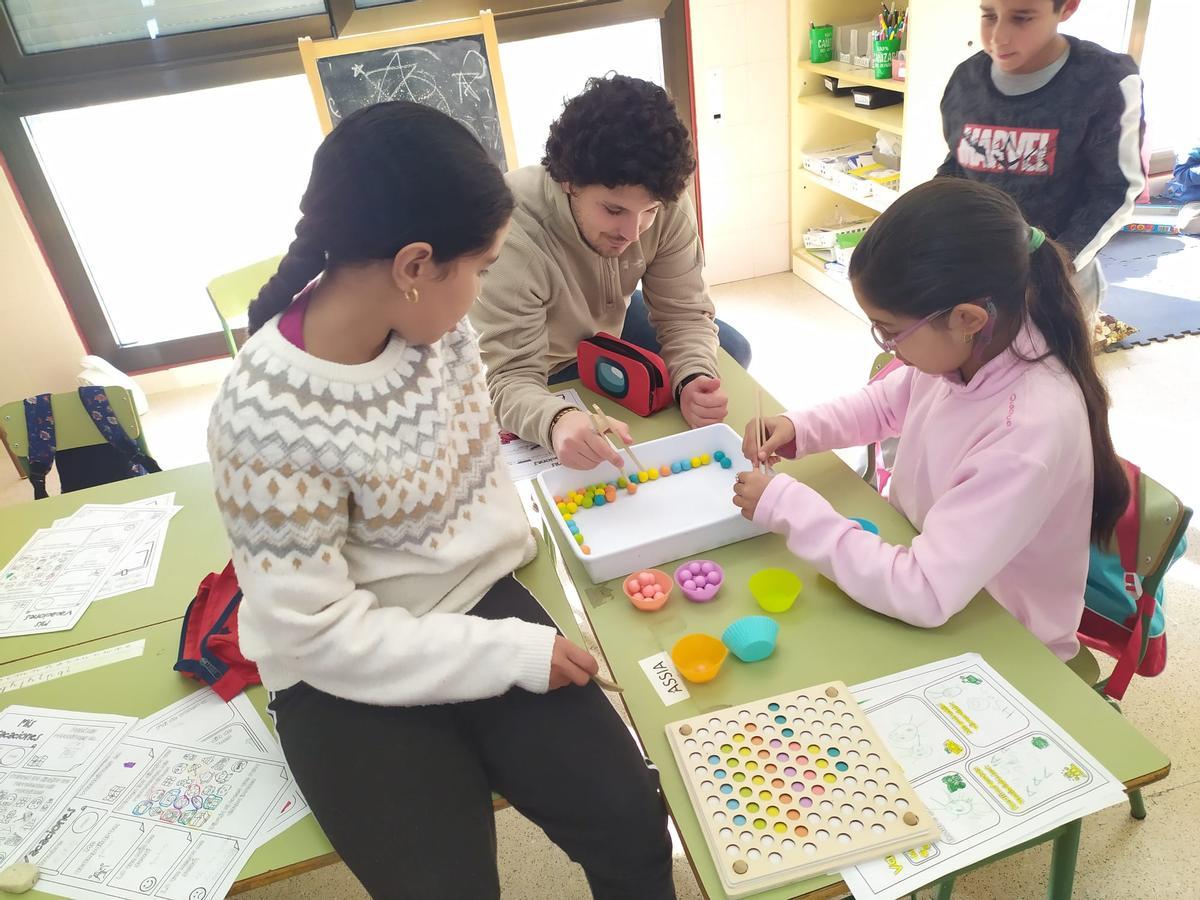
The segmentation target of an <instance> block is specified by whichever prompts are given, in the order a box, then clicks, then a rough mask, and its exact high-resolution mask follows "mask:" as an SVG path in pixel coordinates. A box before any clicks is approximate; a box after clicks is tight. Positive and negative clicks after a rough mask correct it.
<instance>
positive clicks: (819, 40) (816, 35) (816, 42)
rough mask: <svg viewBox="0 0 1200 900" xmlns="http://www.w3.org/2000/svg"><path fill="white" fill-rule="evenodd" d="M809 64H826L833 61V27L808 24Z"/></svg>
mask: <svg viewBox="0 0 1200 900" xmlns="http://www.w3.org/2000/svg"><path fill="white" fill-rule="evenodd" d="M808 59H809V62H815V63H827V62H831V61H832V60H833V26H832V25H815V24H813V23H812V22H809V23H808Z"/></svg>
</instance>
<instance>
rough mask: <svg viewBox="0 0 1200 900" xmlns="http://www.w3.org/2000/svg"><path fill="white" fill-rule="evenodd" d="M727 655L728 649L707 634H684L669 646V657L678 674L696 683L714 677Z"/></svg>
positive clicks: (710, 679)
mask: <svg viewBox="0 0 1200 900" xmlns="http://www.w3.org/2000/svg"><path fill="white" fill-rule="evenodd" d="M728 655H729V649H728V648H727V647H726V646H725V645H724V644H723V643H721V642H720V641H719V640H717V639H716V638H715V637H713V636H712V635H708V634H686V635H684V636H683V637H681V638H680V639H679V640H678V641H676V642H675V646H674V647H672V648H671V659H672V660H673V661H674V662H675V668H677V669H679V674H680V675H682V676H683V677H684V678H686V679H687V680H688V681H691V682H694V683H696V684H701V683H703V682H705V681H712V680H713V679H714V678H716V677H717V673H718V672H720V671H721V663H723V662H725V657H727V656H728Z"/></svg>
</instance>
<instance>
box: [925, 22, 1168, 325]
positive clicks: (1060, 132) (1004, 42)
mask: <svg viewBox="0 0 1200 900" xmlns="http://www.w3.org/2000/svg"><path fill="white" fill-rule="evenodd" d="M1079 4H1080V0H983V2H982V4H981V14H982V20H981V25H980V37H981V39H982V43H983V50H981V51H980V52H979V53H976V54H975V55H974V56H972V57H971V58H969V59H967V60H965V61H963V62H962V63H961V64H960V65H959V66H958V68H957V69H955V70H954V74H953V75H952V76H951V77H950V81H949V83H948V84H947V85H946V92H945V94H944V95H943V97H942V129H943V132H944V134H945V137H946V144H947V145H948V146H949V148H950V152H949V153H948V154H947V156H946V161H945V162H944V163H942V165H941V166H940V167H939V168H938V175H950V176H957V177H960V178H970V179H974V180H977V181H986V182H987V183H988V184H991V185H993V186H994V187H998V188H1000V189H1001V190H1003V191H1006V192H1007V193H1008V194H1009V195H1011V196H1012V198H1013V199H1014V200H1016V201H1017V204H1018V205H1019V206H1020V207H1021V211H1022V212H1023V213H1024V214H1025V219H1026V220H1027V221H1028V222H1029V223H1030V224H1031V225H1036V226H1037V227H1039V228H1041V229H1042V230H1043V231H1045V232H1046V233H1047V234H1048V235H1050V236H1051V237H1053V238H1054V239H1055V240H1057V241H1059V242H1060V243H1061V244H1063V245H1064V246H1065V247H1066V248H1067V250H1068V252H1070V253H1071V255H1072V257H1073V260H1074V263H1075V277H1074V282H1075V287H1076V289H1077V290H1078V291H1079V295H1080V298H1081V299H1082V300H1083V305H1084V309H1085V311H1089V312H1090V313H1091V314H1092V315H1093V316H1095V314H1096V312H1097V311H1098V308H1099V305H1100V303H1101V301H1102V300H1103V296H1104V291H1105V287H1106V282H1105V280H1104V274H1103V272H1102V271H1101V270H1100V262H1099V260H1098V259H1097V258H1096V254H1097V253H1098V252H1099V250H1100V249H1101V248H1102V247H1103V246H1104V245H1105V244H1106V243H1107V242H1108V240H1109V239H1110V238H1111V237H1112V236H1113V235H1114V234H1116V232H1117V231H1119V230H1120V228H1121V227H1122V226H1123V225H1125V224H1126V223H1127V222H1128V221H1129V219H1130V216H1131V214H1132V212H1133V204H1134V201H1135V200H1136V199H1137V196H1138V195H1139V194H1140V193H1141V192H1142V189H1143V187H1144V185H1145V174H1144V172H1143V169H1142V159H1141V143H1142V135H1143V132H1144V131H1145V121H1144V119H1143V117H1142V81H1141V78H1140V76H1139V75H1138V70H1137V65H1136V64H1135V63H1134V61H1133V60H1132V59H1131V58H1130V57H1128V56H1126V55H1125V54H1123V53H1113V52H1112V51H1110V50H1106V49H1104V48H1103V47H1101V46H1099V45H1098V44H1093V43H1092V42H1091V41H1083V40H1079V39H1078V38H1075V37H1070V36H1067V35H1062V34H1059V33H1058V27H1059V24H1060V23H1062V22H1064V21H1066V20H1067V19H1069V18H1070V17H1071V16H1072V15H1073V14H1074V13H1075V11H1076V10H1077V9H1078V8H1079Z"/></svg>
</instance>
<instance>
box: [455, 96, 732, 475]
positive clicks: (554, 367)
mask: <svg viewBox="0 0 1200 900" xmlns="http://www.w3.org/2000/svg"><path fill="white" fill-rule="evenodd" d="M695 169H696V157H695V151H694V148H693V145H692V140H691V137H690V136H689V135H688V130H687V128H686V126H685V125H684V124H683V122H681V121H680V119H679V114H678V112H677V111H676V109H675V104H674V103H673V102H672V101H671V99H670V97H668V96H667V93H666V91H664V90H663V89H662V88H661V87H659V86H658V85H656V84H653V83H652V82H649V81H643V80H641V79H639V78H630V77H628V76H624V75H614V74H610V75H608V76H606V77H604V78H592V79H589V81H588V83H587V87H586V89H585V90H584V92H583V93H582V94H580V95H579V96H577V97H575V98H574V99H572V100H570V101H568V102H567V104H566V105H565V107H564V108H563V112H562V115H561V116H560V117H559V119H558V121H556V122H555V123H554V124H553V125H551V126H550V138H549V140H548V141H547V142H546V156H545V158H544V159H543V160H542V164H541V165H539V166H528V167H526V168H523V169H518V170H516V171H514V172H510V173H509V174H508V176H507V178H508V184H509V187H511V188H512V190H513V193H514V194H515V195H516V198H517V209H516V212H515V213H514V215H513V223H512V228H511V230H510V231H509V233H508V238H507V240H506V242H505V244H504V249H503V250H502V252H501V255H500V259H499V261H498V262H496V263H495V264H494V265H492V267H491V269H490V272H489V275H488V277H487V278H486V279H485V281H484V283H483V290H482V294H481V296H480V299H479V301H478V302H477V303H476V304H475V306H474V308H473V309H472V312H471V320H472V322H473V323H474V324H475V327H476V328H477V329H478V331H479V333H480V348H481V350H482V353H483V361H484V364H485V365H486V366H487V380H488V388H489V389H490V390H491V394H492V400H493V402H494V404H495V407H496V414H497V416H498V417H499V420H500V425H501V427H502V428H504V429H506V430H508V431H512V432H515V433H516V434H518V435H519V436H521V437H522V438H525V439H526V440H529V441H533V442H535V443H538V444H542V445H544V446H547V447H551V448H553V450H554V452H555V453H556V454H557V456H558V458H559V460H560V461H561V462H562V463H563V465H565V466H569V467H571V468H577V469H589V468H591V467H592V466H594V465H596V464H597V463H599V462H600V461H602V460H605V459H607V460H609V461H611V462H615V463H618V464H619V463H620V460H619V459H618V458H615V453H614V452H613V450H612V448H611V447H610V446H609V445H608V444H607V443H606V442H605V441H604V440H603V439H601V438H600V437H599V436H598V435H597V434H596V433H595V432H594V430H593V428H592V423H591V420H590V419H589V418H588V416H587V414H586V413H585V412H583V411H581V410H578V409H576V408H575V407H573V406H566V405H564V404H563V402H562V400H560V399H559V398H557V397H555V396H554V394H553V393H551V391H550V389H549V388H548V384H554V383H557V382H559V381H566V380H568V379H571V378H576V377H578V373H577V371H576V366H575V354H576V348H577V346H578V344H579V342H580V341H581V340H584V339H585V338H590V337H592V336H593V335H595V334H596V333H597V332H600V331H606V332H608V333H610V334H619V335H621V337H623V338H624V339H625V340H627V341H630V342H631V343H634V344H637V345H639V346H641V347H645V348H646V349H648V350H653V351H654V352H656V353H661V354H662V356H663V358H664V360H666V363H667V368H668V370H669V372H670V377H671V384H672V386H673V388H674V391H675V399H676V401H677V402H678V403H679V408H680V412H681V413H682V414H683V417H684V419H685V420H686V421H687V423H688V424H689V425H691V426H692V427H693V428H697V427H700V426H702V425H710V424H712V423H714V422H721V421H723V420H724V419H725V415H726V412H727V407H728V400H727V398H726V396H725V393H724V391H723V390H722V389H721V382H720V379H719V378H717V346H718V343H719V344H720V346H721V347H723V348H724V349H725V350H726V351H727V352H728V353H729V354H730V355H731V356H732V357H733V358H734V359H735V360H737V361H738V362H739V363H741V364H742V365H743V366H745V365H747V364H748V363H749V361H750V347H749V344H748V343H747V342H746V339H745V338H744V337H743V336H742V335H741V334H739V333H738V332H737V331H735V330H734V329H732V328H730V327H729V326H728V325H726V324H725V323H723V322H719V321H717V320H716V314H715V310H714V308H713V303H712V300H711V299H710V298H709V296H708V290H707V288H706V287H705V284H704V278H703V276H702V275H701V269H702V267H703V265H704V254H703V249H702V248H701V246H700V237H699V234H698V232H697V228H696V214H695V210H694V209H693V207H692V203H691V200H690V199H689V198H688V195H687V193H686V191H685V188H686V186H687V181H688V179H689V178H690V177H691V175H692V173H693V172H694V171H695ZM639 283H640V284H641V290H635V289H636V288H637V287H638V285H639ZM615 427H616V430H617V432H618V433H619V434H620V436H621V437H622V439H624V440H625V441H626V442H628V441H629V431H628V428H627V427H626V426H625V425H624V423H621V422H616V423H615Z"/></svg>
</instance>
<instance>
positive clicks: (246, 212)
mask: <svg viewBox="0 0 1200 900" xmlns="http://www.w3.org/2000/svg"><path fill="white" fill-rule="evenodd" d="M24 123H25V127H26V129H27V132H28V135H29V138H30V142H31V143H32V145H33V148H34V151H35V153H36V154H37V156H38V161H39V163H40V165H41V167H42V170H43V172H44V173H45V176H46V179H47V181H48V182H49V184H50V188H51V190H52V192H53V194H54V199H55V201H56V203H57V204H58V208H59V210H60V212H61V215H62V218H63V220H64V221H65V223H66V225H67V228H68V229H69V231H70V233H71V237H72V239H73V240H74V243H75V247H76V249H77V251H78V253H79V255H80V257H81V258H82V262H83V265H84V268H85V269H86V271H87V273H88V277H89V279H90V281H91V285H92V287H93V289H94V291H95V294H96V297H97V299H98V300H99V302H100V305H101V307H102V309H103V312H104V317H105V319H106V321H107V324H108V327H109V329H110V330H111V332H112V336H113V338H115V343H116V345H117V346H118V347H120V348H125V347H136V346H144V345H148V344H155V343H158V342H163V341H170V340H176V339H179V338H185V337H190V336H193V335H199V334H209V333H212V332H214V331H216V330H217V327H218V323H217V319H216V317H215V313H214V312H213V309H212V305H211V303H210V302H209V300H208V295H207V293H206V291H205V286H206V285H207V284H208V282H209V281H211V280H212V279H213V277H215V276H217V275H220V274H222V273H225V272H229V271H232V270H233V269H237V268H240V267H242V266H245V265H248V264H249V263H252V262H256V261H258V260H261V259H265V258H267V257H271V256H275V255H277V254H279V253H282V252H283V251H284V250H285V249H286V248H287V245H288V244H289V243H290V241H291V239H292V232H293V228H294V227H295V224H296V220H297V218H298V217H299V212H298V204H299V202H300V197H301V195H302V194H303V192H304V188H305V185H306V184H307V182H308V174H309V169H310V167H311V163H312V155H313V151H314V150H315V149H316V146H317V144H318V143H319V142H320V139H321V132H320V128H319V126H318V124H317V117H316V113H315V112H314V110H313V101H312V92H311V91H310V90H309V87H308V82H307V80H306V79H305V78H304V76H302V75H296V76H290V77H286V78H273V79H267V80H262V81H253V82H248V83H243V84H235V85H230V86H226V87H218V88H210V89H207V90H198V91H191V92H188V93H180V94H167V95H164V96H158V97H150V98H146V99H140V100H130V101H125V102H120V103H107V104H102V105H98V106H90V107H84V108H81V109H70V110H63V111H59V112H47V113H41V114H38V115H31V116H27V117H25V119H24ZM89 343H95V341H94V340H93V341H89ZM114 361H115V360H114Z"/></svg>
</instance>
